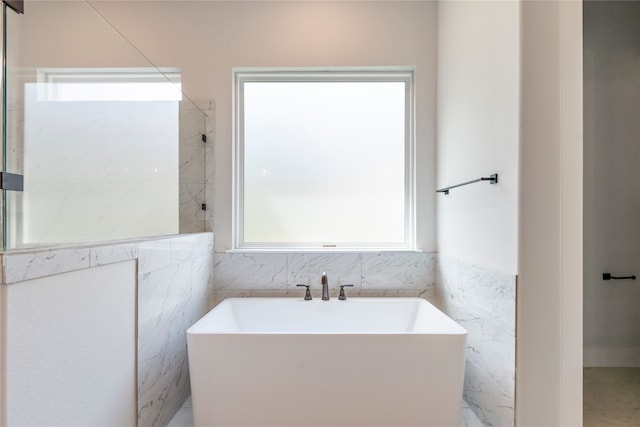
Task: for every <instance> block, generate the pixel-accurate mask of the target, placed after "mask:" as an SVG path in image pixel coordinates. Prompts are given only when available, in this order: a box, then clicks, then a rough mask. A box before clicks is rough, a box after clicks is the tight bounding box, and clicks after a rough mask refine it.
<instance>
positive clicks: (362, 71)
mask: <svg viewBox="0 0 640 427" xmlns="http://www.w3.org/2000/svg"><path fill="white" fill-rule="evenodd" d="M414 71H415V68H414V67H358V68H351V67H349V68H342V67H340V68H336V67H327V68H246V67H241V68H233V70H232V72H233V101H232V102H233V119H232V120H233V123H232V126H233V141H232V144H233V182H232V199H233V200H232V221H233V224H232V242H233V244H232V251H269V252H271V251H273V252H278V251H281V252H292V251H295V252H310V251H313V252H318V251H320V252H325V251H329V252H340V251H381V250H392V251H397V250H416V246H415V244H416V238H415V228H416V226H415V205H416V202H415V93H414V92H415V89H414ZM294 81H302V82H331V81H334V82H348V81H354V82H367V81H370V82H371V81H372V82H404V83H405V88H406V96H405V156H404V157H405V196H404V197H405V212H404V225H405V227H404V229H405V233H404V234H405V235H404V242H401V243H390V242H376V243H363V242H351V243H346V244H345V243H341V244H339V245H333V244H331V245H329V244H325V243H324V242H322V243H314V242H309V243H305V244H301V243H294V242H290V243H249V242H245V241H244V233H243V225H244V212H243V200H244V192H243V189H244V182H243V178H244V165H243V159H244V135H243V129H244V116H243V85H244V83H246V82H294Z"/></svg>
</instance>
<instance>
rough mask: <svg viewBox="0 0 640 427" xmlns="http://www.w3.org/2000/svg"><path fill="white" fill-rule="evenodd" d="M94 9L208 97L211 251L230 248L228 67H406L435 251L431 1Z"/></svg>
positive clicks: (426, 229)
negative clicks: (212, 107)
mask: <svg viewBox="0 0 640 427" xmlns="http://www.w3.org/2000/svg"><path fill="white" fill-rule="evenodd" d="M94 4H96V7H97V8H98V9H99V10H100V11H101V12H102V13H103V14H104V15H105V16H106V17H107V18H108V19H109V20H111V21H112V22H113V24H114V25H115V26H116V27H117V28H118V29H119V30H120V31H122V33H124V34H125V35H126V36H127V37H128V38H129V39H130V40H131V41H132V42H133V43H134V44H135V45H136V46H138V47H139V48H140V49H141V50H142V51H143V52H144V53H145V55H147V57H148V58H150V59H151V60H152V61H153V62H154V63H156V64H157V65H159V66H169V64H170V65H171V66H179V67H181V68H182V73H183V74H182V76H183V88H184V91H185V92H186V93H187V94H188V95H190V96H191V97H193V98H208V99H214V100H215V101H216V160H215V162H216V163H215V186H216V187H215V200H214V209H215V221H216V230H215V231H216V251H224V250H227V249H230V247H231V165H232V161H231V160H232V159H231V155H232V150H231V136H232V128H231V121H232V118H231V95H232V79H231V77H232V75H231V69H232V67H238V66H244V67H278V66H282V67H289V66H298V67H300V66H303V67H312V66H358V65H362V66H374V65H415V66H416V78H415V81H416V91H417V105H416V114H417V118H418V119H417V123H416V141H417V164H418V168H417V170H418V171H417V179H416V182H417V187H416V191H417V194H418V195H419V198H418V202H417V218H418V235H417V241H418V246H419V247H420V248H421V249H424V250H426V251H434V250H435V230H434V227H433V224H434V222H435V207H434V205H433V200H434V195H433V194H434V191H435V171H434V168H435V53H436V52H435V47H436V46H435V43H436V3H435V2H398V1H392V2H384V1H381V2H357V1H354V2H343V1H339V2H330V1H327V2H325V1H323V2H306V1H302V2H295V1H294V2H245V1H242V2H235V1H229V2H206V1H205V2H126V1H125V2H95V3H94ZM43 7H49V8H52V7H53V6H46V5H45V6H43ZM52 13H55V11H52ZM43 18H44V16H43ZM46 19H50V17H49V16H47V18H46ZM60 53H61V54H64V52H60ZM327 173H331V170H330V168H327Z"/></svg>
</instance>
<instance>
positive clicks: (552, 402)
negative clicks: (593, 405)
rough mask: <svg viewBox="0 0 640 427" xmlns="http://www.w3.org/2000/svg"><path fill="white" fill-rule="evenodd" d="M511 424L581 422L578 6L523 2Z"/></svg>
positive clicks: (522, 426) (520, 426)
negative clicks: (514, 414)
mask: <svg viewBox="0 0 640 427" xmlns="http://www.w3.org/2000/svg"><path fill="white" fill-rule="evenodd" d="M521 22H522V33H521V35H522V66H521V67H522V77H521V85H522V86H521V90H522V99H521V114H522V117H521V124H522V130H521V132H522V133H521V143H520V202H519V212H520V213H519V219H518V232H519V244H518V295H517V340H516V341H517V347H516V361H517V362H516V425H517V426H518V427H528V426H531V427H539V426H558V427H560V426H562V427H573V426H581V425H582V4H581V3H580V2H567V1H548V2H523V3H522V21H521Z"/></svg>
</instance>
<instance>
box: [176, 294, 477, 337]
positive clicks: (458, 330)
mask: <svg viewBox="0 0 640 427" xmlns="http://www.w3.org/2000/svg"><path fill="white" fill-rule="evenodd" d="M236 301H237V302H241V301H252V302H256V301H270V302H274V301H287V302H293V301H300V302H303V303H305V304H307V303H309V301H304V300H302V299H301V298H297V297H275V298H270V297H231V298H225V299H224V300H223V301H221V302H220V303H219V304H218V305H217V306H216V307H214V308H213V309H211V310H210V311H209V312H208V313H206V314H205V315H204V316H203V317H202V318H200V319H198V321H196V322H195V323H194V324H193V325H191V326H190V327H189V328H188V329H187V331H186V332H187V336H194V337H195V336H204V335H239V336H251V335H259V336H265V335H318V336H331V335H340V336H346V335H353V336H362V335H370V336H376V335H380V336H392V335H398V336H466V335H467V334H468V331H467V330H466V329H465V328H464V327H462V326H461V325H460V324H459V323H457V322H456V321H455V320H453V319H452V318H450V317H449V316H448V315H447V314H445V313H444V312H442V311H441V310H440V309H439V308H438V307H436V306H435V305H434V304H432V303H431V302H429V301H427V300H426V299H424V298H419V297H353V298H349V299H348V300H347V301H338V300H337V299H332V300H330V301H312V302H313V303H314V304H318V303H319V304H325V303H333V304H348V303H349V301H352V302H353V301H357V302H364V303H366V302H368V301H372V302H374V301H375V302H381V301H390V302H391V301H392V302H407V301H410V302H417V303H418V304H419V305H422V306H424V307H426V308H423V309H424V310H435V311H436V312H437V314H436V315H437V316H442V317H444V318H446V320H445V321H446V322H447V323H448V324H449V325H448V326H450V328H451V329H450V330H449V329H447V330H446V331H442V330H436V331H423V330H407V331H393V332H391V331H386V332H385V331H382V332H381V331H348V330H345V331H281V330H278V331H241V330H229V331H210V330H208V331H207V330H198V329H201V328H202V326H201V325H200V324H201V323H205V322H206V321H207V319H208V318H210V317H213V316H215V315H216V314H217V312H216V310H218V307H221V308H220V310H222V309H224V307H225V306H227V305H230V304H233V303H234V302H236Z"/></svg>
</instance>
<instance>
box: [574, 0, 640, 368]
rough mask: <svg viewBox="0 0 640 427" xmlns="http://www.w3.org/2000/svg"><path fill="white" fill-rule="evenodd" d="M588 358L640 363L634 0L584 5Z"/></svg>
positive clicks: (639, 88) (591, 362)
mask: <svg viewBox="0 0 640 427" xmlns="http://www.w3.org/2000/svg"><path fill="white" fill-rule="evenodd" d="M584 10H585V14H584V19H585V22H584V26H585V40H584V54H585V66H584V108H585V136H584V144H585V153H584V162H585V167H584V180H585V187H584V205H585V210H584V259H585V262H584V347H585V352H584V356H585V365H586V366H640V332H639V331H638V328H637V325H638V324H640V310H638V301H639V300H640V284H639V283H638V281H630V280H626V281H603V280H602V273H603V272H609V273H611V274H613V275H615V276H628V275H632V274H635V275H637V276H639V277H640V245H638V236H640V218H639V217H638V212H640V173H639V171H640V169H639V168H638V164H639V163H640V144H638V135H639V134H640V121H639V120H638V112H639V110H638V108H639V104H638V99H640V33H639V32H638V25H640V3H638V2H604V1H602V2H596V1H590V2H586V3H585V5H584Z"/></svg>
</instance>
